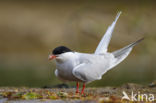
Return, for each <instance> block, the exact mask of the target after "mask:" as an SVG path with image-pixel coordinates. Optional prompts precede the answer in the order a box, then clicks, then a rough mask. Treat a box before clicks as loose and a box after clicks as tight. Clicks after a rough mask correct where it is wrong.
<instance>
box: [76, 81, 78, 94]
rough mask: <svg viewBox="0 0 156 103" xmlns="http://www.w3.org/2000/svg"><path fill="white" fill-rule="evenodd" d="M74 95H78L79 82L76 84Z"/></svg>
mask: <svg viewBox="0 0 156 103" xmlns="http://www.w3.org/2000/svg"><path fill="white" fill-rule="evenodd" d="M76 93H79V82H76Z"/></svg>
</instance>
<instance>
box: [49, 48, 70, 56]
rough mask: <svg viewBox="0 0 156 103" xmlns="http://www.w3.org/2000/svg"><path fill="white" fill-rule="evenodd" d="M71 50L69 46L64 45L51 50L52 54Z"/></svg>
mask: <svg viewBox="0 0 156 103" xmlns="http://www.w3.org/2000/svg"><path fill="white" fill-rule="evenodd" d="M71 51H72V50H70V49H69V48H67V47H65V46H59V47H56V48H55V49H54V50H53V51H52V54H54V55H58V54H62V53H66V52H71Z"/></svg>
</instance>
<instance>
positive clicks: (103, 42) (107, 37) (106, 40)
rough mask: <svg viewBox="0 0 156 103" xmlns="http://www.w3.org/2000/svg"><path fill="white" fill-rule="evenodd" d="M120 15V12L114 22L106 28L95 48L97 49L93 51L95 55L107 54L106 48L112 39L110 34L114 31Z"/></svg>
mask: <svg viewBox="0 0 156 103" xmlns="http://www.w3.org/2000/svg"><path fill="white" fill-rule="evenodd" d="M120 14H121V11H120V12H119V13H118V14H117V16H116V18H115V20H114V22H113V23H112V24H111V25H110V26H109V27H108V29H107V31H106V33H105V34H104V36H103V37H102V39H101V41H100V43H99V45H98V46H97V48H96V50H95V54H103V53H106V52H107V48H108V45H109V42H110V40H111V37H112V32H113V30H114V27H115V24H116V22H117V20H118V18H119V16H120Z"/></svg>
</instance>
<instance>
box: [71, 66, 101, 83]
mask: <svg viewBox="0 0 156 103" xmlns="http://www.w3.org/2000/svg"><path fill="white" fill-rule="evenodd" d="M96 68H97V66H96V65H94V64H90V63H82V64H80V65H78V66H76V67H75V68H74V69H73V75H74V76H75V77H77V78H78V79H80V80H82V81H83V82H91V81H94V80H98V79H101V75H100V73H99V72H97V70H96Z"/></svg>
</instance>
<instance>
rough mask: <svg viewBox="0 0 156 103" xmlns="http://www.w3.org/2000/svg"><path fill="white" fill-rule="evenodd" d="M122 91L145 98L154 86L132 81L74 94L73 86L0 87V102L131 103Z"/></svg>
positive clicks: (144, 102)
mask: <svg viewBox="0 0 156 103" xmlns="http://www.w3.org/2000/svg"><path fill="white" fill-rule="evenodd" d="M123 91H124V92H126V93H127V94H128V96H129V97H130V96H131V95H132V94H131V93H132V91H133V92H134V93H136V94H137V95H141V94H147V96H148V97H147V98H149V97H150V96H151V95H150V94H153V95H154V96H156V87H155V86H151V85H150V86H143V85H138V84H132V83H128V84H125V85H122V86H120V87H103V88H86V90H85V94H84V95H81V94H76V93H75V88H67V89H63V88H62V89H60V88H52V89H42V88H27V87H21V88H15V87H1V88H0V103H3V102H4V103H5V102H7V103H23V102H24V103H69V102H70V103H97V102H98V103H133V102H132V101H128V100H122V99H121V98H122V96H123ZM136 99H137V100H140V101H141V100H143V102H142V103H151V102H150V101H149V100H148V101H146V98H145V97H144V98H143V97H141V96H140V97H139V96H138V97H137V96H136ZM155 99H156V97H155ZM155 102H156V100H155ZM135 103H140V102H135ZM153 103H154V102H153Z"/></svg>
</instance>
